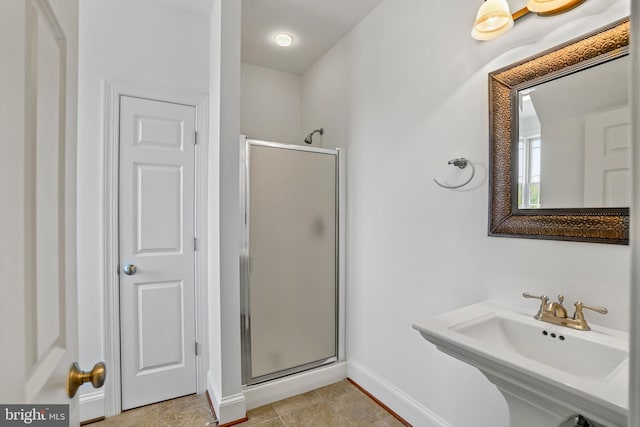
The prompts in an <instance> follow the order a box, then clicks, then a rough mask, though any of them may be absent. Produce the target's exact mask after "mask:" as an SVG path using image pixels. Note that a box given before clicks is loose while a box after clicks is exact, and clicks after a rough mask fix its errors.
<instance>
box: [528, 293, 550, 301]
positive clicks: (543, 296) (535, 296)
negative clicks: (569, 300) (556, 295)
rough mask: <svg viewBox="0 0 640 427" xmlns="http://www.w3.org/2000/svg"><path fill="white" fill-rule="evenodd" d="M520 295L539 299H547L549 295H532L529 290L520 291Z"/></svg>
mask: <svg viewBox="0 0 640 427" xmlns="http://www.w3.org/2000/svg"><path fill="white" fill-rule="evenodd" d="M522 297H523V298H533V299H539V300H540V301H544V300H547V301H548V300H549V297H548V296H546V295H533V294H530V293H529V292H523V293H522Z"/></svg>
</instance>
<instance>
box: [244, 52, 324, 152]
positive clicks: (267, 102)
mask: <svg viewBox="0 0 640 427" xmlns="http://www.w3.org/2000/svg"><path fill="white" fill-rule="evenodd" d="M241 75H242V80H241V91H240V92H241V98H240V105H241V109H240V132H241V133H242V134H243V135H246V136H247V137H248V138H249V139H259V140H262V141H273V142H282V143H285V144H303V143H304V136H302V130H301V127H300V126H301V124H302V123H301V122H302V79H301V78H300V76H298V75H296V74H289V73H283V72H281V71H276V70H272V69H270V68H265V67H260V66H258V65H253V64H248V63H244V62H243V63H242V69H241ZM311 130H313V129H311ZM311 130H309V131H307V133H308V132H310V131H311Z"/></svg>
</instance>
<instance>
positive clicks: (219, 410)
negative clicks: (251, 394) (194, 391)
mask: <svg viewBox="0 0 640 427" xmlns="http://www.w3.org/2000/svg"><path fill="white" fill-rule="evenodd" d="M213 384H214V383H213V381H212V379H211V372H209V374H208V375H207V391H208V392H209V397H210V398H211V403H212V404H213V410H214V411H215V412H216V415H217V417H218V421H219V424H220V425H223V424H227V423H231V422H233V421H238V420H242V419H244V418H245V417H246V414H247V406H246V401H245V397H244V395H243V394H242V393H237V394H234V395H231V396H225V397H223V398H221V397H220V392H218V391H217V390H216V389H215V388H214V387H213Z"/></svg>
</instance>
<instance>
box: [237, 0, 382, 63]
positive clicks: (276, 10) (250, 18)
mask: <svg viewBox="0 0 640 427" xmlns="http://www.w3.org/2000/svg"><path fill="white" fill-rule="evenodd" d="M381 2H382V0H242V61H243V62H248V63H250V64H255V65H260V66H263V67H267V68H272V69H274V70H279V71H284V72H287V73H293V74H300V73H302V72H304V71H305V70H306V69H307V68H309V67H310V66H311V65H313V64H314V63H315V62H316V61H317V60H318V59H319V58H320V57H321V56H322V55H324V54H325V52H327V50H329V48H331V46H333V45H334V44H335V43H336V42H337V41H338V40H340V39H341V38H342V37H344V35H345V34H347V33H348V32H349V30H351V29H352V28H353V27H354V26H355V25H356V24H357V23H358V22H360V20H362V18H364V17H365V16H366V15H367V14H368V13H369V12H371V11H372V10H373V9H374V8H375V7H376V6H378V4H380V3H381ZM279 32H284V33H289V34H291V35H292V36H293V38H294V42H293V45H292V46H291V47H289V48H282V47H279V46H277V45H276V44H275V43H274V42H273V37H274V35H275V34H276V33H279Z"/></svg>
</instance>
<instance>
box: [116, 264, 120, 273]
mask: <svg viewBox="0 0 640 427" xmlns="http://www.w3.org/2000/svg"><path fill="white" fill-rule="evenodd" d="M116 274H117V275H118V276H119V275H120V264H118V265H116Z"/></svg>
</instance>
